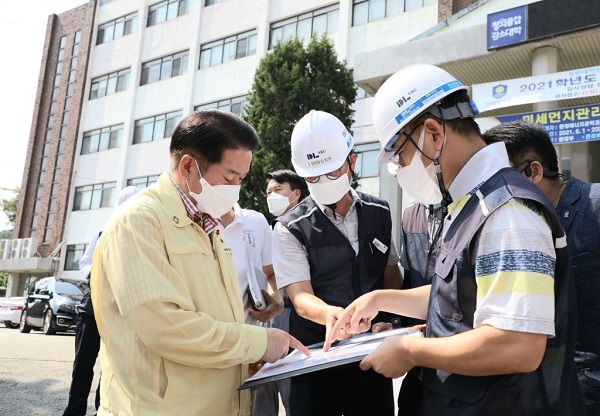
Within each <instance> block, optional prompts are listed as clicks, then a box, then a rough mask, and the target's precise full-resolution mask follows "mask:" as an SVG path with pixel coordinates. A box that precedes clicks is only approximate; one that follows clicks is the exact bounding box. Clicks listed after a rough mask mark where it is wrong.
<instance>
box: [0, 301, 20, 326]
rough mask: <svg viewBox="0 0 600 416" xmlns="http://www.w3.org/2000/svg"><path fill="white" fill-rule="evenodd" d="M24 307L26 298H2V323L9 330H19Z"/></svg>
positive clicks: (0, 309)
mask: <svg viewBox="0 0 600 416" xmlns="http://www.w3.org/2000/svg"><path fill="white" fill-rule="evenodd" d="M23 305H25V298H24V297H14V298H0V322H4V325H5V326H6V327H7V328H18V327H19V321H20V319H21V313H22V312H23Z"/></svg>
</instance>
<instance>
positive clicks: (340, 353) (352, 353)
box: [238, 325, 425, 390]
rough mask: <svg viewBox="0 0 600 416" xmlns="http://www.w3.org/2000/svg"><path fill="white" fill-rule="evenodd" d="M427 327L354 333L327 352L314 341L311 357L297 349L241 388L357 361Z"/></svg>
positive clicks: (260, 371) (419, 332)
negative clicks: (386, 343) (391, 339)
mask: <svg viewBox="0 0 600 416" xmlns="http://www.w3.org/2000/svg"><path fill="white" fill-rule="evenodd" d="M424 330H425V325H416V326H413V327H405V328H398V329H392V330H389V331H382V332H378V333H373V332H366V333H363V334H359V335H355V336H354V337H352V338H350V339H346V340H343V341H336V342H335V343H334V344H333V346H332V347H331V348H330V350H329V351H327V352H323V344H324V342H320V343H317V344H312V345H309V346H308V349H309V350H310V352H311V355H310V356H308V357H307V356H305V355H304V354H302V353H301V352H299V351H298V350H294V351H292V352H291V353H290V354H288V355H287V356H286V357H284V358H282V359H280V360H278V361H276V362H274V363H266V364H265V365H264V366H263V367H262V368H261V369H260V370H258V372H257V373H256V374H254V375H253V376H252V377H249V378H248V379H247V380H246V381H245V382H244V383H243V384H242V385H241V386H240V387H239V388H238V390H243V389H247V388H250V387H255V386H260V385H262V384H265V383H270V382H272V381H277V380H283V379H286V378H290V377H295V376H299V375H301V374H307V373H312V372H315V371H320V370H325V369H327V368H331V367H337V366H340V365H344V364H349V363H354V362H358V361H361V360H362V359H363V358H365V357H366V356H367V355H369V354H370V353H372V352H373V351H374V350H375V349H376V348H377V347H378V346H379V345H380V344H381V343H382V342H383V340H384V339H385V338H387V337H391V336H396V335H404V336H417V337H423V336H424Z"/></svg>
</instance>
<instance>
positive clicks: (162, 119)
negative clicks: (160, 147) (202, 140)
mask: <svg viewBox="0 0 600 416" xmlns="http://www.w3.org/2000/svg"><path fill="white" fill-rule="evenodd" d="M182 118H183V111H182V110H177V111H171V112H169V113H164V114H158V115H155V116H151V117H146V118H142V119H139V120H136V121H135V127H134V130H133V144H140V143H148V142H152V141H156V140H162V139H166V138H167V137H171V136H172V135H173V131H174V130H175V127H177V125H178V124H179V122H180V121H181V119H182Z"/></svg>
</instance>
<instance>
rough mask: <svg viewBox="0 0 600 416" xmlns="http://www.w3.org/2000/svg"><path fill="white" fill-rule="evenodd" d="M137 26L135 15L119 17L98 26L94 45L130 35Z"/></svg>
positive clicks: (136, 16)
mask: <svg viewBox="0 0 600 416" xmlns="http://www.w3.org/2000/svg"><path fill="white" fill-rule="evenodd" d="M137 25H138V15H137V13H131V14H129V15H127V16H123V17H119V18H118V19H115V20H112V21H110V22H107V23H104V24H102V25H100V26H98V37H97V38H96V45H100V44H102V43H106V42H109V41H111V40H113V39H117V38H120V37H122V36H125V35H129V34H130V33H133V32H135V31H137Z"/></svg>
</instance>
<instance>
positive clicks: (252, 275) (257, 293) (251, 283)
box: [245, 244, 268, 311]
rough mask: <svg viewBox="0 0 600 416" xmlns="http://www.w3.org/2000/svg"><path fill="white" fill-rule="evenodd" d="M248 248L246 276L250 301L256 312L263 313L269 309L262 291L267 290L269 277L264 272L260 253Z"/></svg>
mask: <svg viewBox="0 0 600 416" xmlns="http://www.w3.org/2000/svg"><path fill="white" fill-rule="evenodd" d="M245 246H246V276H247V277H248V289H247V290H246V291H247V292H248V299H249V300H250V305H251V306H252V309H254V310H255V311H262V310H264V309H265V308H266V307H267V302H265V297H264V296H263V294H262V292H261V289H265V290H266V289H267V284H268V283H267V276H265V274H264V273H263V271H262V267H261V260H260V257H259V256H258V252H257V251H256V250H255V249H253V248H252V246H250V244H245Z"/></svg>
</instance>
